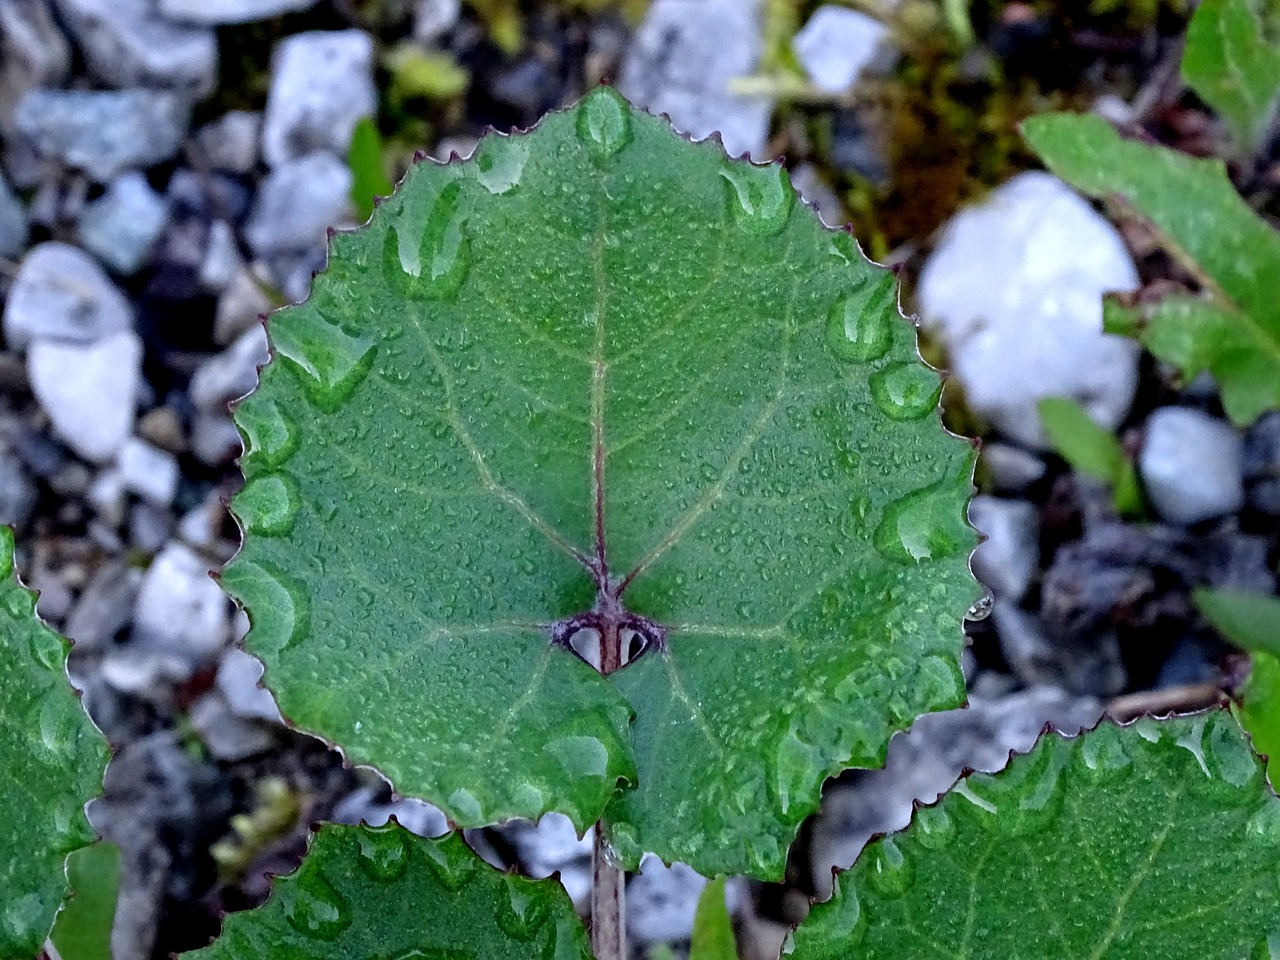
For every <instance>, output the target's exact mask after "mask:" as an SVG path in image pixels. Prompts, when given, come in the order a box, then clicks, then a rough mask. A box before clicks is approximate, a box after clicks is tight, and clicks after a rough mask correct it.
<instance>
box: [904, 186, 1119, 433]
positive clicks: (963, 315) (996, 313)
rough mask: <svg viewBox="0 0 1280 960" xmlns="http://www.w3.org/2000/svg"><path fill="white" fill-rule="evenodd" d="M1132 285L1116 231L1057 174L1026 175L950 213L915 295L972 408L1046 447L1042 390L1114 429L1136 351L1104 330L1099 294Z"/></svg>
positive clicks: (994, 423)
mask: <svg viewBox="0 0 1280 960" xmlns="http://www.w3.org/2000/svg"><path fill="white" fill-rule="evenodd" d="M1137 285H1138V275H1137V271H1136V270H1135V268H1134V266H1133V261H1132V260H1131V259H1130V257H1129V254H1128V252H1127V251H1126V249H1125V247H1124V243H1123V241H1122V240H1121V239H1120V235H1119V233H1117V232H1116V230H1115V228H1114V227H1112V226H1111V224H1109V223H1108V222H1107V221H1106V220H1105V219H1103V218H1102V217H1101V216H1100V215H1099V214H1098V213H1097V212H1095V211H1094V209H1093V208H1092V207H1091V206H1089V204H1088V203H1087V202H1085V201H1084V200H1083V199H1081V198H1080V197H1079V196H1078V195H1077V194H1076V193H1075V192H1074V191H1072V190H1071V189H1070V188H1069V187H1067V186H1066V184H1064V183H1062V181H1060V180H1058V179H1057V178H1056V177H1053V176H1050V175H1049V174H1047V173H1040V172H1031V173H1023V174H1019V175H1018V176H1016V177H1014V178H1013V179H1012V180H1010V181H1009V182H1008V183H1006V184H1004V185H1003V186H1001V187H998V188H997V189H995V190H993V191H992V192H991V194H990V196H988V197H987V198H986V200H985V201H983V202H982V203H980V204H978V205H977V206H974V207H970V208H969V209H967V210H962V211H961V212H960V213H958V214H957V215H956V216H955V218H954V219H953V220H952V221H951V223H950V224H949V225H948V226H947V229H946V231H945V233H944V234H943V237H942V240H941V242H940V243H939V244H938V247H937V249H936V250H935V251H934V253H933V255H932V256H931V257H930V258H929V261H928V263H926V264H925V268H924V271H923V273H922V274H921V278H920V287H919V300H920V307H921V314H922V319H923V323H924V325H925V326H926V327H927V328H928V329H929V330H930V331H931V332H933V333H934V334H935V335H936V336H939V337H940V338H941V340H942V342H943V343H944V345H945V346H946V348H947V353H948V358H949V359H948V366H949V368H950V370H951V372H952V374H953V375H954V376H955V377H956V379H957V380H959V381H960V383H961V384H962V385H963V387H964V392H965V399H966V401H967V402H968V404H969V406H970V408H971V409H972V410H973V411H974V412H975V413H977V414H978V415H979V416H982V417H984V418H986V419H988V420H989V421H990V422H991V423H992V424H993V425H994V426H995V427H996V428H997V429H999V430H1001V431H1003V432H1004V433H1006V434H1008V435H1009V436H1010V437H1012V438H1014V439H1015V440H1018V441H1020V442H1021V443H1023V444H1025V445H1027V446H1034V447H1041V448H1042V447H1044V446H1045V442H1046V441H1045V436H1044V433H1043V430H1042V428H1041V425H1040V418H1039V415H1038V413H1037V411H1036V403H1037V401H1039V400H1040V399H1042V398H1043V397H1048V396H1066V397H1071V398H1072V399H1074V400H1077V401H1079V402H1080V403H1082V404H1083V405H1084V407H1085V408H1086V409H1087V410H1088V411H1089V413H1090V414H1091V415H1092V416H1093V418H1094V420H1096V421H1097V422H1098V423H1100V424H1102V425H1103V426H1106V427H1109V428H1114V427H1115V426H1117V425H1118V424H1119V423H1120V421H1121V420H1122V419H1123V418H1124V415H1125V413H1126V412H1127V411H1128V409H1129V405H1130V403H1131V402H1132V400H1133V392H1134V389H1135V388H1136V386H1137V359H1138V354H1139V352H1140V347H1139V346H1138V344H1136V343H1134V342H1133V341H1131V340H1126V339H1123V338H1121V337H1113V336H1110V335H1107V334H1104V333H1103V332H1102V294H1104V293H1106V292H1108V291H1111V290H1119V291H1129V290H1133V289H1135V288H1136V287H1137Z"/></svg>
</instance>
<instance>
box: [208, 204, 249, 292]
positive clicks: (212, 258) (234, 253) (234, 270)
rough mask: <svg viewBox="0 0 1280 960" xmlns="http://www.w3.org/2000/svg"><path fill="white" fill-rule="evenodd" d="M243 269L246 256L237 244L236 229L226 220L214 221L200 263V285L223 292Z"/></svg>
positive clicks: (213, 290)
mask: <svg viewBox="0 0 1280 960" xmlns="http://www.w3.org/2000/svg"><path fill="white" fill-rule="evenodd" d="M243 271H244V258H243V257H241V256H240V248H239V246H238V245H237V244H236V233H235V229H234V228H233V227H232V226H231V224H229V223H227V222H226V221H225V220H215V221H213V223H211V224H210V225H209V236H208V241H207V243H206V245H205V252H204V260H202V261H201V263H200V276H199V279H200V285H201V286H202V287H204V288H205V289H206V290H209V291H212V292H214V293H221V292H222V291H223V290H225V289H227V287H229V286H230V285H231V283H232V281H234V280H235V278H236V277H237V276H238V275H239V274H240V273H242V272H243Z"/></svg>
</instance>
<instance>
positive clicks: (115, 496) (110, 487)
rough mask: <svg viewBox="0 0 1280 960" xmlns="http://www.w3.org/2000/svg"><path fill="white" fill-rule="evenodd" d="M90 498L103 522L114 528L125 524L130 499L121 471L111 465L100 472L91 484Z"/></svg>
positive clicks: (90, 504)
mask: <svg viewBox="0 0 1280 960" xmlns="http://www.w3.org/2000/svg"><path fill="white" fill-rule="evenodd" d="M88 500H89V506H91V507H93V510H94V513H96V514H97V515H98V517H99V518H100V519H101V520H102V522H103V523H105V524H107V525H108V526H110V527H111V528H112V529H115V528H117V527H119V526H120V525H121V524H123V523H124V514H125V507H126V506H127V502H128V500H127V496H126V494H125V489H124V478H123V477H121V476H120V471H119V470H118V469H116V468H115V467H109V468H107V469H106V470H103V471H102V472H101V473H99V474H98V476H97V477H96V478H94V481H93V483H92V484H91V485H90V486H89V493H88Z"/></svg>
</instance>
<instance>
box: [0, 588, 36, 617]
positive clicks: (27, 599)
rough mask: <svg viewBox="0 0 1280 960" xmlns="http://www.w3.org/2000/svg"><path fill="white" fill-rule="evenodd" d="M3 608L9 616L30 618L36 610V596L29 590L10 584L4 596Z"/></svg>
mask: <svg viewBox="0 0 1280 960" xmlns="http://www.w3.org/2000/svg"><path fill="white" fill-rule="evenodd" d="M4 608H5V610H6V611H8V613H9V615H10V616H11V617H15V618H17V619H19V620H30V619H31V617H32V615H33V614H34V613H35V612H36V598H35V597H34V596H32V595H31V592H30V591H29V590H25V589H23V588H22V587H19V586H16V585H14V586H11V587H10V589H9V592H8V593H6V594H5V597H4Z"/></svg>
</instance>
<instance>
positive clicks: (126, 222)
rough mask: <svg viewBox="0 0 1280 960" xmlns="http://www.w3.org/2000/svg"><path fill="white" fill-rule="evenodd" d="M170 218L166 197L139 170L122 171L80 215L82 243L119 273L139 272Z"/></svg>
mask: <svg viewBox="0 0 1280 960" xmlns="http://www.w3.org/2000/svg"><path fill="white" fill-rule="evenodd" d="M168 219H169V210H168V207H167V205H166V204H165V201H164V197H162V196H161V195H160V194H158V193H156V192H155V191H154V190H152V189H151V186H150V184H148V183H147V178H146V177H144V176H143V175H142V174H141V173H138V172H137V171H136V170H130V171H128V172H126V173H122V174H120V176H118V177H116V178H115V179H114V180H112V181H111V183H110V184H108V185H107V191H106V193H104V194H103V195H102V196H101V197H99V198H98V199H97V200H95V201H93V202H92V203H90V204H88V205H87V206H86V207H85V208H84V212H83V213H82V214H81V215H80V223H79V234H80V243H81V244H82V245H83V246H84V248H85V249H86V250H88V251H89V252H90V253H92V254H93V255H94V256H96V257H97V258H98V259H99V260H101V261H102V262H103V263H105V264H106V265H107V266H108V267H110V268H111V269H112V270H115V271H116V272H117V273H122V274H131V273H135V272H136V271H137V270H138V269H139V268H140V267H141V266H142V265H143V264H144V263H145V262H146V261H147V258H148V256H149V255H150V253H151V251H152V249H153V248H154V247H155V244H156V241H157V240H159V239H160V234H161V233H162V232H163V231H164V227H165V224H166V223H167V222H168Z"/></svg>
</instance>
